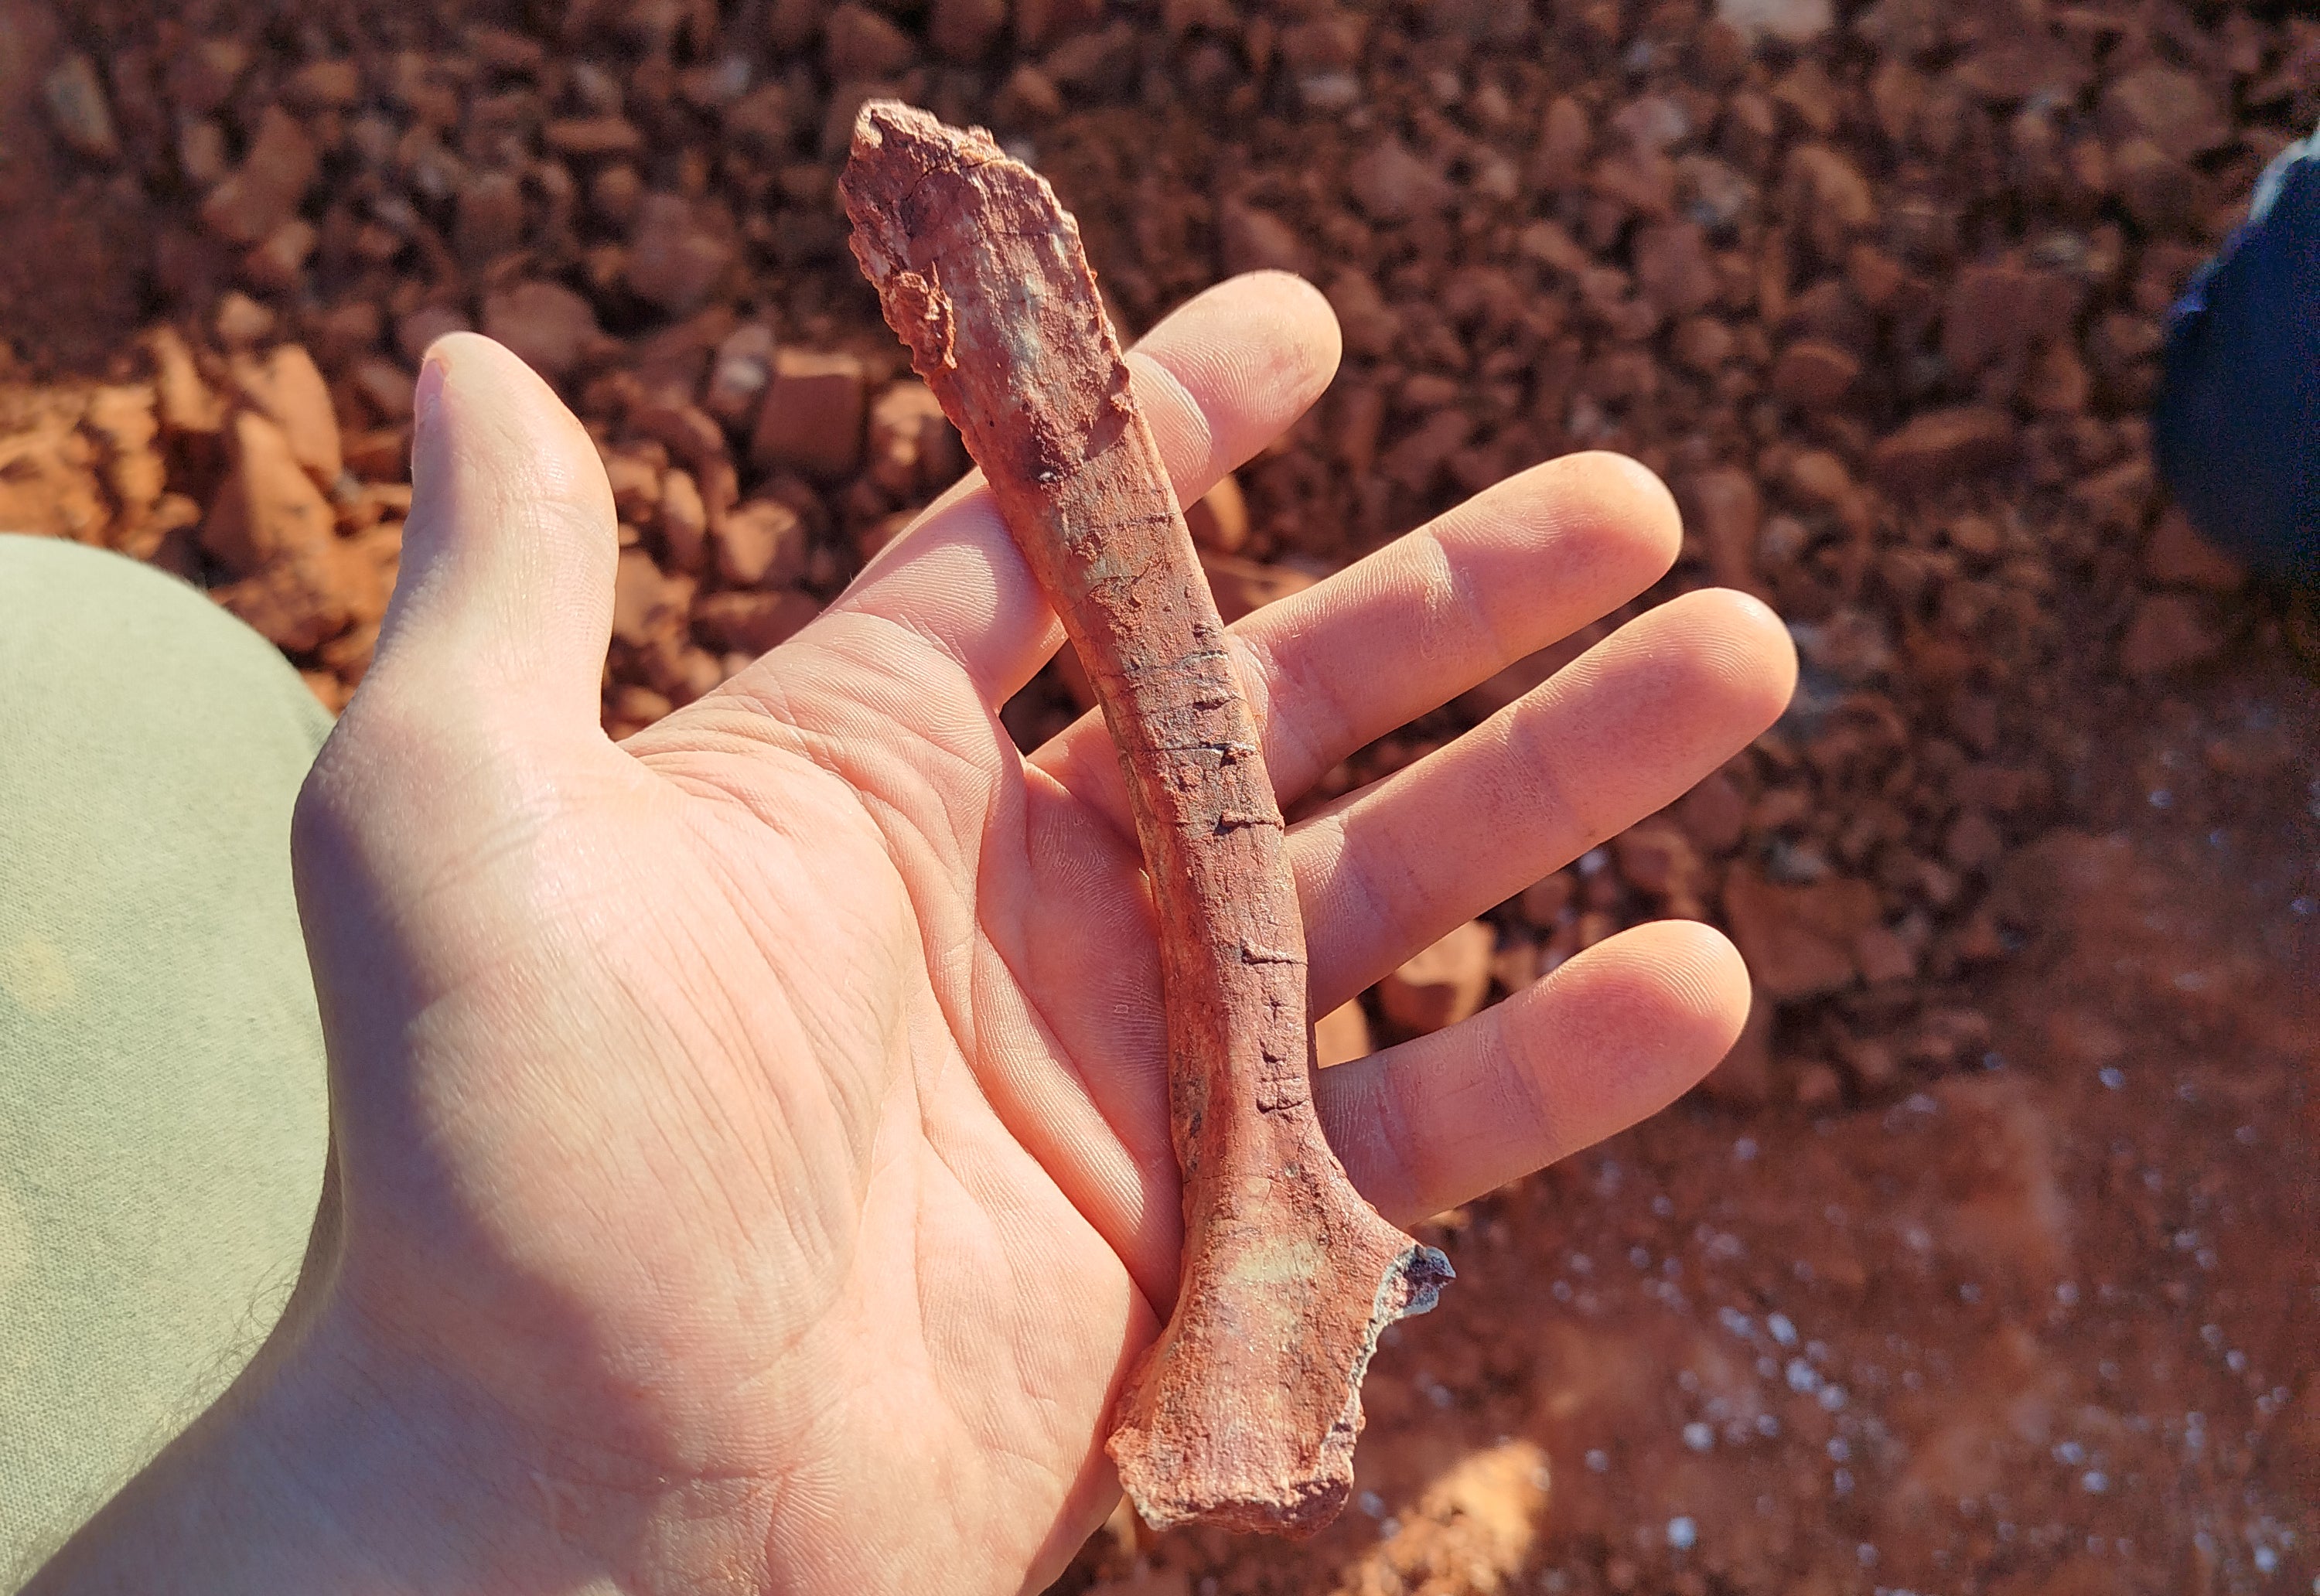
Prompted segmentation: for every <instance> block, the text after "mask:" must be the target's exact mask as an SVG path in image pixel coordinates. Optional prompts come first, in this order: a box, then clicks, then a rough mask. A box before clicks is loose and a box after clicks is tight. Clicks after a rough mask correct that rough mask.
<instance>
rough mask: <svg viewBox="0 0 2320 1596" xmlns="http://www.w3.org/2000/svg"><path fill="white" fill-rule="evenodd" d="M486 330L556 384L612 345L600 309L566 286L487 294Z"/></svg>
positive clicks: (532, 286)
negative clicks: (600, 319)
mask: <svg viewBox="0 0 2320 1596" xmlns="http://www.w3.org/2000/svg"><path fill="white" fill-rule="evenodd" d="M484 331H485V333H486V334H487V335H488V336H490V337H492V338H495V339H497V340H499V341H500V342H502V343H503V344H505V345H507V347H508V349H510V350H511V351H512V352H513V353H514V354H515V356H516V358H519V359H521V361H522V362H523V363H524V364H525V365H527V366H529V367H531V368H532V369H533V370H534V371H537V372H538V373H539V375H540V376H544V377H547V378H548V379H549V380H550V381H555V380H557V379H559V378H562V377H566V376H571V375H572V373H573V372H574V371H575V370H576V369H578V367H580V365H581V364H582V363H583V362H584V361H586V360H588V359H589V358H592V357H594V356H595V355H597V354H598V353H599V352H600V351H601V350H602V349H603V348H604V347H605V345H606V344H607V343H608V342H609V341H610V340H608V339H606V338H605V336H604V333H603V329H601V328H599V327H598V326H597V325H596V313H595V311H594V308H592V307H591V306H590V305H589V304H588V302H587V301H586V300H585V299H583V298H581V297H580V295H577V294H575V293H574V292H572V290H571V289H569V288H566V286H563V285H562V284H561V283H539V282H532V283H518V284H516V285H515V286H513V287H512V288H508V289H505V290H503V292H501V293H498V294H492V295H485V299H484Z"/></svg>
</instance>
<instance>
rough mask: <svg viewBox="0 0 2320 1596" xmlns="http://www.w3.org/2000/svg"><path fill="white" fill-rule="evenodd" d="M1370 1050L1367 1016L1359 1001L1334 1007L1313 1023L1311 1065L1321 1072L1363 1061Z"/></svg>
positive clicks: (1368, 1020)
mask: <svg viewBox="0 0 2320 1596" xmlns="http://www.w3.org/2000/svg"><path fill="white" fill-rule="evenodd" d="M1371 1051H1372V1045H1371V1042H1370V1017H1369V1016H1368V1015H1366V1014H1364V1013H1363V1012H1362V1005H1361V1000H1360V999H1358V998H1356V999H1355V1000H1353V1001H1352V1002H1345V1003H1340V1004H1338V1005H1337V1007H1336V1008H1334V1009H1332V1010H1330V1011H1328V1013H1327V1014H1324V1015H1322V1016H1321V1018H1319V1020H1315V1021H1314V1022H1313V1062H1314V1064H1315V1065H1317V1066H1319V1067H1320V1068H1322V1069H1328V1067H1329V1066H1331V1065H1334V1064H1350V1063H1352V1062H1353V1061H1354V1060H1355V1059H1356V1058H1366V1057H1367V1056H1369V1055H1370V1053H1371Z"/></svg>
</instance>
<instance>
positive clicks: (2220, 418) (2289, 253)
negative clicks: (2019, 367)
mask: <svg viewBox="0 0 2320 1596" xmlns="http://www.w3.org/2000/svg"><path fill="white" fill-rule="evenodd" d="M2151 440H2152V450H2153V452H2154V453H2155V455H2156V457H2157V459H2158V465H2159V474H2160V476H2161V477H2163V478H2164V479H2165V480H2166V483H2167V485H2168V487H2169V488H2170V490H2171V491H2172V492H2173V493H2174V494H2175V498H2176V501H2177V503H2180V504H2181V505H2182V506H2183V508H2184V510H2185V512H2187V513H2188V514H2189V516H2190V518H2191V521H2192V523H2193V524H2194V525H2196V526H2197V527H2198V529H2199V530H2201V531H2202V532H2205V533H2206V534H2207V536H2208V537H2209V538H2211V539H2213V540H2215V541H2216V543H2217V544H2219V545H2220V546H2222V547H2223V548H2225V549H2230V550H2231V551H2232V552H2233V553H2234V554H2236V555H2238V556H2240V557H2241V558H2243V559H2245V560H2246V561H2247V562H2248V563H2249V564H2250V565H2251V566H2253V567H2256V568H2258V569H2261V570H2266V571H2271V572H2275V573H2278V574H2281V575H2285V576H2296V577H2302V578H2307V579H2308V578H2312V577H2315V576H2320V133H2315V135H2314V136H2313V137H2312V138H2310V139H2306V140H2305V141H2302V142H2301V143H2297V144H2291V145H2289V146H2288V148H2287V149H2286V150H2282V151H2280V154H2279V159H2277V160H2275V161H2273V162H2272V163H2271V165H2270V167H2268V168H2265V169H2264V174H2263V176H2262V177H2261V179H2259V180H2258V182H2257V184H2256V189H2255V196H2254V198H2253V199H2252V202H2251V203H2250V204H2249V207H2248V219H2247V221H2246V222H2244V223H2243V224H2242V225H2241V226H2240V227H2239V228H2238V229H2236V230H2235V231H2234V232H2233V234H2232V236H2231V238H2230V239H2229V240H2227V241H2226V242H2225V245H2224V247H2223V249H2221V250H2220V251H2218V252H2217V254H2216V258H2214V259H2213V260H2210V261H2208V262H2207V264H2206V265H2205V266H2203V267H2201V268H2199V269H2198V272H2197V273H2196V274H2195V275H2194V276H2193V277H2192V278H2191V284H2190V286H2189V288H2188V289H2187V290H2185V292H2184V295H2183V297H2182V299H2181V300H2180V302H2178V303H2177V304H2176V305H2175V307H2174V309H2173V310H2172V311H2170V313H2169V315H2168V328H2167V349H2166V371H2165V375H2164V376H2163V377H2162V378H2161V384H2160V389H2159V399H2158V403H2157V404H2156V405H2155V406H2154V407H2153V409H2152V418H2151Z"/></svg>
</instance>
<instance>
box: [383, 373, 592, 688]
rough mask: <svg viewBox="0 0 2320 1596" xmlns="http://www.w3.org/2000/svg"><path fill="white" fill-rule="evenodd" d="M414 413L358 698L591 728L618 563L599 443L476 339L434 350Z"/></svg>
mask: <svg viewBox="0 0 2320 1596" xmlns="http://www.w3.org/2000/svg"><path fill="white" fill-rule="evenodd" d="M415 413H416V425H415V431H414V433H413V437H412V451H411V470H412V500H411V515H410V518H409V520H408V521H406V522H405V523H404V526H403V563H402V568H401V571H400V573H399V574H398V576H397V577H396V580H395V584H394V598H393V599H392V600H391V601H390V602H389V603H388V605H387V611H386V616H385V620H384V621H382V622H381V623H380V628H379V639H378V648H377V650H376V654H375V656H374V657H373V664H372V667H371V669H370V672H369V674H368V675H367V676H365V678H364V681H363V688H362V693H359V694H357V696H358V697H360V696H362V695H363V694H371V695H372V696H374V697H380V696H388V695H392V696H395V697H401V696H402V695H403V694H406V693H409V694H417V695H419V696H420V698H421V701H423V702H426V703H430V705H431V706H433V707H434V708H435V710H436V711H437V712H440V713H450V714H458V713H460V712H462V711H463V710H464V711H470V712H481V713H482V714H484V715H485V716H487V717H491V718H494V719H498V718H500V717H503V716H505V715H508V714H511V713H513V714H520V715H521V717H522V718H523V720H524V721H526V722H527V723H528V724H530V725H531V726H533V727H537V728H540V729H543V730H553V731H557V732H567V731H572V730H585V729H593V728H594V727H595V726H596V724H597V721H598V713H599V712H598V703H599V694H600V692H601V688H602V683H603V669H604V651H605V648H606V647H607V646H608V641H609V639H610V637H611V633H612V580H613V573H614V569H615V567H616V564H617V562H618V560H619V558H620V540H619V529H618V525H617V521H616V518H615V515H614V512H613V509H612V488H611V486H610V485H609V484H607V483H606V481H605V479H604V467H603V461H602V460H601V459H600V458H598V457H597V453H596V446H595V444H594V442H592V441H591V440H590V439H589V437H588V434H587V432H586V431H585V430H583V429H582V427H581V425H580V423H579V422H578V421H577V420H575V418H574V416H573V414H572V413H571V412H570V411H569V410H566V408H565V407H564V403H563V401H561V400H560V399H558V398H557V396H556V394H555V393H554V391H553V390H552V389H550V388H549V387H548V385H547V384H546V383H545V382H542V381H541V380H540V379H539V376H537V375H536V374H534V372H533V371H532V369H531V367H529V366H526V365H525V364H524V363H523V362H522V361H521V360H520V359H518V358H516V357H515V356H514V355H512V354H511V353H509V352H508V350H506V349H503V348H502V347H501V346H500V345H499V344H497V343H494V342H493V341H492V340H490V339H488V338H484V337H482V336H480V335H478V334H476V333H472V332H455V333H452V334H451V335H450V336H449V337H447V338H443V339H440V340H437V341H436V343H435V344H434V346H433V347H432V348H430V349H429V350H428V351H427V357H426V358H425V360H424V361H423V362H422V363H421V367H420V373H419V385H418V392H417V395H416V406H415Z"/></svg>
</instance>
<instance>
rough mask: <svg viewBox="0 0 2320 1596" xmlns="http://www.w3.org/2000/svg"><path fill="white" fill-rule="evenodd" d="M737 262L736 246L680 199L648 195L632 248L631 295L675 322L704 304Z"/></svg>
mask: <svg viewBox="0 0 2320 1596" xmlns="http://www.w3.org/2000/svg"><path fill="white" fill-rule="evenodd" d="M733 258H734V249H733V242H732V240H731V239H730V237H728V236H727V235H726V233H725V232H724V231H721V230H720V229H719V228H717V227H716V226H714V225H712V224H711V222H710V221H708V220H706V219H704V218H703V217H702V215H701V214H699V213H697V212H696V211H695V208H694V206H693V202H691V201H689V200H687V199H685V198H684V196H683V195H675V194H648V195H645V197H644V203H643V204H641V205H640V206H639V207H638V211H637V222H636V231H635V236H634V237H633V239H632V240H630V245H629V254H628V266H627V278H628V285H629V290H630V293H632V294H634V295H636V296H637V297H638V298H639V299H642V300H645V301H647V302H648V303H650V304H656V305H658V306H659V307H660V308H661V309H662V310H664V311H666V312H667V313H669V314H670V315H673V316H681V315H684V313H687V312H688V311H691V310H693V309H695V308H696V307H698V306H699V305H700V304H702V302H703V301H705V300H706V299H707V298H708V297H709V295H710V293H711V290H713V289H714V288H715V287H716V286H717V285H718V284H719V283H720V281H722V280H723V278H724V277H725V274H726V272H727V270H728V269H729V268H731V266H732V264H733Z"/></svg>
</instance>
